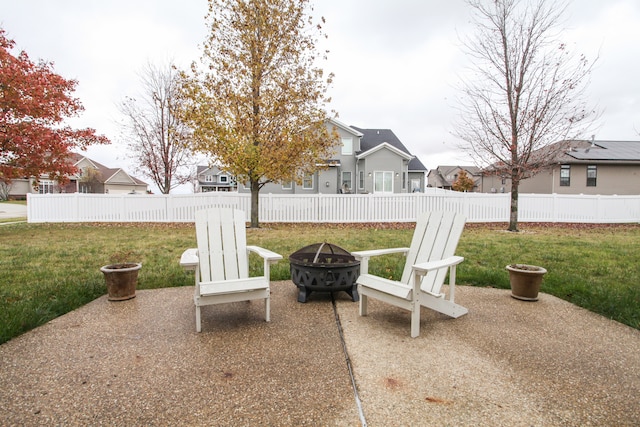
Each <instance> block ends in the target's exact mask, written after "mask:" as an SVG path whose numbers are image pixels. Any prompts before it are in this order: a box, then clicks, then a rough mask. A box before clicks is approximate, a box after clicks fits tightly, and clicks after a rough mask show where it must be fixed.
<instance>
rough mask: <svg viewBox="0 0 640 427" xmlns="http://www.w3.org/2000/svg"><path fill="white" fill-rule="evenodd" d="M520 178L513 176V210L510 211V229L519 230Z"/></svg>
mask: <svg viewBox="0 0 640 427" xmlns="http://www.w3.org/2000/svg"><path fill="white" fill-rule="evenodd" d="M519 186H520V180H519V179H518V178H517V177H516V176H515V174H514V175H512V176H511V210H510V212H509V228H508V231H518V187H519Z"/></svg>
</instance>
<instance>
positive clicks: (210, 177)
mask: <svg viewBox="0 0 640 427" xmlns="http://www.w3.org/2000/svg"><path fill="white" fill-rule="evenodd" d="M204 182H213V175H206V176H205V177H204Z"/></svg>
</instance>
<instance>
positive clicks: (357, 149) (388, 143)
mask: <svg viewBox="0 0 640 427" xmlns="http://www.w3.org/2000/svg"><path fill="white" fill-rule="evenodd" d="M326 126H327V128H328V129H329V130H330V131H333V130H335V131H336V132H337V134H338V142H337V144H336V147H335V150H334V152H333V153H332V156H331V158H329V159H326V160H325V162H326V165H327V166H326V167H325V168H324V169H321V170H319V171H317V172H316V173H314V174H313V186H312V188H305V186H304V184H303V183H295V182H292V183H290V184H289V183H285V185H283V184H282V183H274V182H271V183H267V184H265V185H264V186H263V187H262V189H261V192H263V193H271V194H320V193H321V194H337V193H351V194H356V193H373V192H375V179H376V176H378V177H379V176H380V173H383V174H384V172H387V173H388V174H389V175H388V176H387V179H391V181H392V190H391V191H390V192H393V193H408V192H411V191H412V187H411V182H412V181H411V180H414V182H415V183H417V185H418V186H419V189H418V191H424V187H425V174H426V168H425V167H424V165H423V164H422V163H421V162H420V161H419V160H417V159H415V158H414V157H413V156H412V155H411V154H410V153H409V151H408V150H407V149H406V147H405V146H404V145H403V144H402V142H400V140H399V139H398V138H397V137H396V135H395V134H394V133H393V132H392V131H391V130H389V129H360V128H357V127H354V126H348V125H345V124H344V123H341V122H339V121H338V120H334V119H330V120H328V121H327V124H326ZM349 146H351V150H345V147H349ZM410 166H411V167H410ZM293 178H294V177H292V179H293ZM238 191H240V192H250V189H249V188H248V186H247V184H246V183H238ZM379 192H382V191H379Z"/></svg>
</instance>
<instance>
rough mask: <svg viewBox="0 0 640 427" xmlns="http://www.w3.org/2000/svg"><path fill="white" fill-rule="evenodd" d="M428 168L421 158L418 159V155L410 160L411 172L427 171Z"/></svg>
mask: <svg viewBox="0 0 640 427" xmlns="http://www.w3.org/2000/svg"><path fill="white" fill-rule="evenodd" d="M426 170H427V167H426V166H425V165H424V164H422V162H421V161H420V159H418V158H417V157H414V158H413V159H411V160H409V172H425V171H426Z"/></svg>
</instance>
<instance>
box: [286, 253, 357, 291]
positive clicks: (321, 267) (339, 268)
mask: <svg viewBox="0 0 640 427" xmlns="http://www.w3.org/2000/svg"><path fill="white" fill-rule="evenodd" d="M289 265H290V266H291V280H292V281H293V283H295V285H296V286H297V287H298V288H299V290H300V292H299V293H298V301H299V302H307V298H308V297H309V295H310V294H311V292H313V291H316V292H336V291H345V292H346V293H348V294H349V295H350V296H351V300H352V301H358V291H357V288H356V279H357V278H358V276H359V275H360V261H357V260H356V259H355V257H354V256H353V255H351V254H350V253H349V252H347V251H346V250H344V249H342V248H341V247H340V246H336V245H333V244H331V243H326V242H324V243H314V244H312V245H309V246H305V247H304V248H302V249H300V250H297V251H296V252H294V253H292V254H291V256H289Z"/></svg>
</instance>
